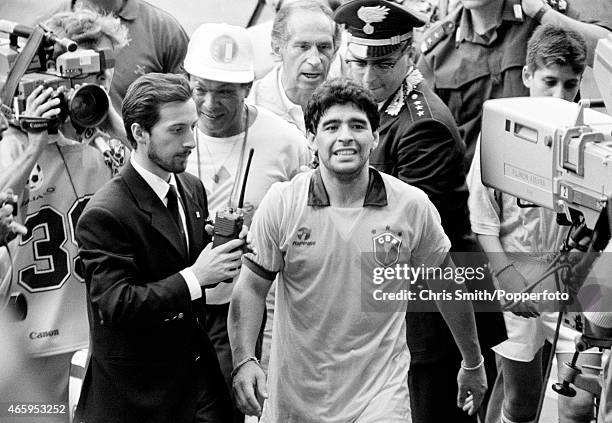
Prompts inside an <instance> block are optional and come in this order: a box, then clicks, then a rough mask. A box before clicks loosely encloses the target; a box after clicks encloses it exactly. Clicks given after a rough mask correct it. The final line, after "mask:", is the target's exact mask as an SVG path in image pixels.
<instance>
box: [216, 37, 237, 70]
mask: <svg viewBox="0 0 612 423" xmlns="http://www.w3.org/2000/svg"><path fill="white" fill-rule="evenodd" d="M236 53H238V45H237V44H236V41H234V39H233V38H232V37H230V36H228V35H221V36H220V37H217V38H216V39H214V40H213V42H212V43H211V45H210V55H211V56H212V58H213V59H214V60H215V61H216V62H219V63H230V62H232V61H233V60H234V58H235V57H236Z"/></svg>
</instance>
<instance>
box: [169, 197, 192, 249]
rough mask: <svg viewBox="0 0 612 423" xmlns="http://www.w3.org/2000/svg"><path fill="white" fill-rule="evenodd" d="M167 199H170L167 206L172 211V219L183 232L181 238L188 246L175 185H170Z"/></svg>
mask: <svg viewBox="0 0 612 423" xmlns="http://www.w3.org/2000/svg"><path fill="white" fill-rule="evenodd" d="M166 199H167V200H168V206H167V207H168V211H169V212H170V215H171V216H172V219H173V220H174V222H175V223H176V226H178V230H179V232H180V234H181V240H182V242H183V244H184V245H185V246H187V238H186V237H185V229H184V228H183V221H182V220H181V214H180V212H179V206H178V202H179V198H178V195H177V193H176V188H174V185H170V188H169V189H168V194H167V196H166Z"/></svg>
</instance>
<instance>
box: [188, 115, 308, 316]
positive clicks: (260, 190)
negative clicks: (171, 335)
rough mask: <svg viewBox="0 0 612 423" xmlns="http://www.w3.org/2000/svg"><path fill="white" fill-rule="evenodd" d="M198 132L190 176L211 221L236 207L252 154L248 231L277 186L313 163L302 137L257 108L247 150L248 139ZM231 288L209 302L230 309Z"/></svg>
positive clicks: (223, 287) (211, 293)
mask: <svg viewBox="0 0 612 423" xmlns="http://www.w3.org/2000/svg"><path fill="white" fill-rule="evenodd" d="M196 131H197V132H196V141H197V147H196V149H195V150H194V151H193V152H192V153H191V155H190V156H189V159H188V161H187V172H189V173H192V174H193V175H196V176H198V177H199V178H200V179H201V180H202V182H203V183H204V187H205V188H206V196H207V198H208V210H209V213H210V216H211V218H212V219H215V216H216V212H217V211H221V210H224V209H227V208H228V207H233V208H235V207H237V205H238V200H239V197H240V190H241V188H242V180H243V178H244V170H245V168H246V162H247V158H248V155H249V150H250V149H251V148H253V149H254V153H253V161H252V163H251V169H250V171H249V177H248V181H247V186H246V191H245V196H244V207H243V208H244V211H245V216H244V224H245V225H250V223H251V219H252V217H253V213H254V212H255V209H256V208H257V206H259V202H260V201H261V199H262V198H263V197H264V195H265V194H266V192H268V189H269V188H270V186H271V185H272V184H273V183H274V182H280V181H289V180H290V179H291V178H293V176H295V175H296V174H297V173H298V172H299V170H300V167H301V166H305V165H307V164H308V163H309V161H310V152H309V150H308V142H307V141H306V138H305V137H304V136H303V135H302V134H301V132H300V131H299V130H298V129H297V128H295V127H294V126H293V125H291V124H289V123H287V122H285V121H284V120H282V119H281V118H280V117H278V116H276V115H275V114H273V113H272V112H269V111H268V110H265V109H263V108H261V107H257V117H256V118H255V121H254V122H253V124H252V125H251V127H250V128H249V130H248V134H247V140H246V144H244V133H240V134H237V135H234V136H232V137H227V138H215V137H210V136H208V135H205V134H204V133H203V132H201V131H200V130H199V129H196ZM243 144H244V147H243ZM239 166H240V171H239V172H238V167H239ZM238 173H240V175H238ZM215 175H217V178H215ZM232 288H233V284H228V283H222V284H219V285H217V286H216V287H214V288H211V289H207V290H206V302H207V303H209V304H227V303H228V302H229V300H230V296H231V294H232Z"/></svg>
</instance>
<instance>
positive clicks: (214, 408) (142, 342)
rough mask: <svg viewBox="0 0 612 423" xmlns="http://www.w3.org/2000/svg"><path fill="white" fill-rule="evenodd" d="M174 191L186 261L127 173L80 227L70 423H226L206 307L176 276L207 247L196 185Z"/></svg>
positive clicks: (159, 213)
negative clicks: (81, 312) (81, 370)
mask: <svg viewBox="0 0 612 423" xmlns="http://www.w3.org/2000/svg"><path fill="white" fill-rule="evenodd" d="M176 181H177V187H178V191H179V194H180V196H181V199H182V201H183V204H184V208H185V219H186V223H187V228H188V232H189V252H188V251H187V246H186V245H185V243H184V242H183V241H182V238H181V235H180V233H179V227H178V225H177V224H176V223H175V221H174V220H173V218H172V215H171V214H170V212H169V211H168V209H167V208H166V206H165V205H164V203H163V202H162V201H160V199H159V197H157V195H156V194H155V192H154V191H153V190H152V188H151V187H150V186H149V185H148V184H147V183H146V181H145V180H144V179H143V178H142V177H141V176H140V175H139V174H138V173H137V172H136V170H135V169H134V168H133V167H132V165H131V163H128V164H127V165H126V166H125V167H124V169H123V170H122V172H121V173H120V174H119V175H118V176H117V177H115V178H114V179H112V180H111V181H109V182H108V183H107V184H106V185H104V186H103V187H102V188H101V189H100V190H99V191H98V192H97V193H96V194H95V195H94V196H93V197H92V199H91V201H89V203H88V205H87V206H86V208H85V210H84V211H83V214H82V215H81V218H80V219H79V222H78V225H77V231H76V238H77V242H78V244H79V246H80V256H81V259H82V260H83V266H84V270H85V281H86V284H87V302H88V312H89V323H90V331H91V343H90V352H91V354H92V357H91V360H90V364H89V366H88V369H87V373H86V375H85V379H84V382H83V389H82V393H81V398H80V400H79V405H78V409H77V415H76V417H75V420H74V421H75V422H80V421H84V422H86V423H95V422H113V423H120V422H126V423H127V422H151V423H152V422H160V423H161V422H164V423H165V422H173V423H175V422H176V423H180V422H184V423H187V422H189V423H192V422H194V421H195V422H208V421H211V422H213V421H214V422H226V421H231V417H230V416H229V415H228V414H227V412H228V410H231V404H230V399H229V393H228V392H227V388H226V386H225V382H224V380H223V377H222V376H221V371H220V369H219V363H218V361H217V356H216V354H215V351H214V349H213V347H212V344H211V343H210V340H209V339H208V336H207V335H206V332H205V330H204V328H203V327H202V324H203V323H204V320H203V318H204V305H205V298H204V296H203V297H202V298H201V299H198V300H195V301H192V300H191V296H190V293H189V289H188V287H187V284H186V283H185V280H184V279H183V277H182V276H181V275H180V274H179V272H180V271H181V270H183V269H184V268H186V267H188V266H190V265H191V264H193V263H194V262H195V260H196V258H197V257H198V255H199V254H200V252H201V251H202V249H203V248H204V246H205V245H206V244H207V243H208V242H209V241H210V237H209V236H208V235H207V233H206V232H205V231H204V221H205V219H206V217H207V215H208V211H207V201H206V194H205V191H204V187H203V185H202V182H201V181H200V180H199V179H198V178H196V177H195V176H192V175H190V174H188V173H182V174H178V175H176Z"/></svg>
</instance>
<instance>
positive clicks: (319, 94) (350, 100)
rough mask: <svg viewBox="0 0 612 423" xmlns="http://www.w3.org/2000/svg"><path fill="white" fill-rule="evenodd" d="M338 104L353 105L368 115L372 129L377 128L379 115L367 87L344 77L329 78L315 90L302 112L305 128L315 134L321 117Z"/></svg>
mask: <svg viewBox="0 0 612 423" xmlns="http://www.w3.org/2000/svg"><path fill="white" fill-rule="evenodd" d="M340 104H353V105H355V106H356V107H357V108H358V109H359V110H362V111H363V112H364V113H365V114H366V116H367V117H368V120H369V121H370V127H371V128H372V131H377V130H378V126H379V124H380V116H379V114H378V105H377V104H376V100H374V96H373V95H372V93H371V92H370V90H368V89H367V88H364V87H363V86H361V85H359V84H357V83H355V82H353V81H351V80H350V79H346V78H334V79H330V80H329V81H326V82H324V83H323V84H321V86H319V87H318V88H317V89H316V90H315V92H314V93H313V94H312V97H311V98H310V100H309V101H308V105H307V106H306V111H305V112H304V121H305V123H306V130H307V131H308V132H310V133H312V134H316V133H317V127H318V126H319V121H320V120H321V117H322V116H323V115H324V114H325V112H327V110H328V109H329V108H331V107H332V106H336V105H340Z"/></svg>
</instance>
